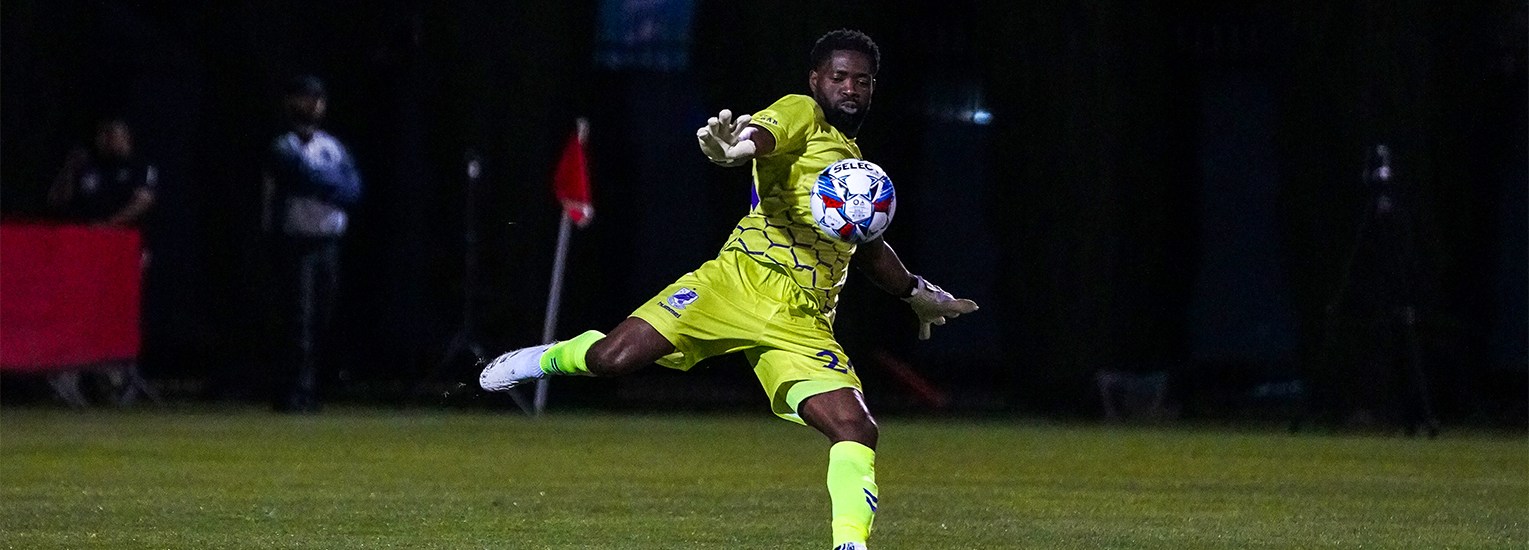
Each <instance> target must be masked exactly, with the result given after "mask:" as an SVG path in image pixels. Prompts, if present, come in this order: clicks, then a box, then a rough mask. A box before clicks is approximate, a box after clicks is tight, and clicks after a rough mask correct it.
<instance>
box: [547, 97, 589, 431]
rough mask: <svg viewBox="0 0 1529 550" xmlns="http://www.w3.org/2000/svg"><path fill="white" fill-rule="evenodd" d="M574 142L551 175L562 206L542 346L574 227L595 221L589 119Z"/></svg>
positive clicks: (552, 334)
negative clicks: (588, 152) (587, 148)
mask: <svg viewBox="0 0 1529 550" xmlns="http://www.w3.org/2000/svg"><path fill="white" fill-rule="evenodd" d="M573 138H574V139H572V140H570V141H569V143H568V145H567V147H565V148H564V149H563V158H562V159H561V160H560V161H558V166H557V172H556V173H555V174H553V178H552V186H553V194H555V195H557V199H558V202H559V203H561V204H562V206H563V216H562V219H561V220H560V221H559V222H558V227H557V252H556V253H555V255H554V256H553V258H552V283H551V284H550V285H549V286H548V289H547V314H546V316H544V317H543V318H542V343H544V344H550V343H552V342H553V340H555V339H556V338H557V315H558V311H559V309H560V308H561V305H562V301H563V274H564V272H565V271H566V269H567V267H568V242H569V241H570V240H571V239H572V238H573V226H574V224H578V226H579V227H584V226H585V225H588V224H589V222H590V220H591V219H592V218H593V217H594V207H593V205H592V204H591V202H590V197H589V169H588V166H587V165H586V163H585V160H584V146H585V144H586V143H588V141H589V119H586V118H583V117H580V118H579V119H578V120H577V121H576V124H575V131H574V136H573ZM547 386H548V382H547V379H546V378H543V379H541V380H537V381H536V395H535V397H534V398H533V400H532V407H531V410H532V414H534V415H536V416H541V414H542V412H544V411H546V410H547Z"/></svg>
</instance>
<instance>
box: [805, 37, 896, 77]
mask: <svg viewBox="0 0 1529 550" xmlns="http://www.w3.org/2000/svg"><path fill="white" fill-rule="evenodd" d="M835 50H850V51H855V52H860V53H863V54H865V55H866V56H867V57H870V58H871V74H876V72H877V71H879V70H881V49H880V48H877V47H876V42H875V41H874V40H871V37H869V36H866V35H865V33H863V32H860V31H855V30H850V29H839V30H836V31H830V32H829V33H828V34H825V35H823V36H822V37H821V38H818V41H817V43H816V44H813V45H812V68H813V69H816V68H818V67H822V66H823V62H825V61H828V58H830V57H833V54H834V51H835Z"/></svg>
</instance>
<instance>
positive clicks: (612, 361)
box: [478, 317, 674, 391]
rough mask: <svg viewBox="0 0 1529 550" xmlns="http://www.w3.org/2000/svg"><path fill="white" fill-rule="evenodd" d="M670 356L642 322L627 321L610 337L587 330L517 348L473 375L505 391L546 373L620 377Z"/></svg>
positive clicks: (671, 346) (667, 348)
mask: <svg viewBox="0 0 1529 550" xmlns="http://www.w3.org/2000/svg"><path fill="white" fill-rule="evenodd" d="M673 352H674V344H671V343H669V340H668V339H666V338H664V336H663V335H662V334H659V332H658V330H656V329H654V328H653V326H652V325H649V324H648V322H647V321H644V320H642V319H639V318H636V317H628V318H627V319H626V320H625V321H622V322H621V324H619V325H616V328H615V329H614V330H611V333H610V334H601V333H600V332H599V331H595V330H591V331H588V332H585V333H584V334H580V335H578V336H576V337H574V338H573V339H571V340H567V341H563V342H556V343H552V344H543V345H540V346H531V347H528V348H520V349H517V350H514V351H511V352H509V353H506V354H504V355H500V356H499V357H496V358H494V360H493V361H489V363H488V366H486V367H484V368H483V372H482V373H481V374H479V375H478V385H479V386H482V387H483V389H485V390H488V391H506V390H509V389H510V388H513V387H515V386H518V385H520V384H523V383H526V382H530V381H533V380H538V379H541V378H546V377H547V376H550V375H571V376H619V375H622V374H627V373H630V372H633V371H635V370H637V369H640V368H642V367H645V366H648V365H651V364H653V362H654V361H657V360H658V359H659V358H661V357H663V356H665V355H668V354H670V353H673Z"/></svg>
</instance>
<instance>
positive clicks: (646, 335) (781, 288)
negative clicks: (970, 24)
mask: <svg viewBox="0 0 1529 550" xmlns="http://www.w3.org/2000/svg"><path fill="white" fill-rule="evenodd" d="M880 61H881V54H880V51H879V50H878V49H877V47H876V44H875V42H872V41H871V39H870V37H868V36H866V35H865V34H862V33H860V32H857V31H851V30H838V31H833V32H830V33H828V34H826V35H824V36H823V37H822V38H820V39H818V41H817V43H816V44H815V45H814V46H813V48H812V67H811V70H810V71H809V72H808V80H807V84H808V87H809V88H810V90H811V92H812V95H811V96H806V95H795V94H793V95H787V96H785V97H782V98H781V99H780V100H778V101H776V102H775V103H774V104H772V105H770V106H769V107H767V108H765V109H764V110H761V111H759V112H757V113H755V114H753V115H752V116H750V115H744V116H740V117H738V118H737V119H736V120H735V119H733V117H732V113H730V112H729V111H726V110H724V111H722V112H720V113H719V114H718V116H716V117H715V118H711V119H710V120H708V121H707V123H706V126H705V127H703V128H700V129H698V130H697V131H696V137H697V139H698V140H699V142H700V147H701V151H702V152H703V153H705V154H706V156H707V158H708V159H710V160H711V161H712V162H714V163H716V164H718V165H722V166H741V165H743V164H746V163H748V162H749V161H753V164H754V191H755V195H756V197H757V198H756V199H755V201H754V205H753V208H752V209H750V210H749V213H748V214H747V215H746V216H744V217H743V219H742V220H740V221H739V222H738V226H737V228H735V229H734V230H733V232H732V235H730V236H729V237H728V238H727V242H726V244H724V245H723V247H722V251H721V253H720V254H718V256H717V258H716V259H714V260H711V261H709V262H706V263H705V264H702V265H701V267H700V268H698V269H696V270H695V271H693V272H690V273H687V274H685V275H684V276H682V277H680V278H679V280H678V281H675V283H674V284H672V285H670V286H669V287H668V288H665V289H664V290H663V291H662V292H660V293H658V295H657V296H655V297H654V298H653V299H652V300H649V301H648V302H647V303H645V304H643V305H642V306H640V307H638V308H637V310H636V311H634V312H633V313H632V315H631V316H630V317H628V318H627V319H626V320H624V321H622V322H621V323H620V324H618V325H617V326H616V328H615V329H613V330H611V332H610V334H601V333H600V332H598V331H593V330H592V331H588V332H585V333H583V334H580V335H578V336H576V337H574V338H573V339H571V340H567V341H563V342H557V343H553V344H547V345H542V346H533V347H529V348H522V349H518V350H515V351H511V352H509V353H506V354H504V355H501V356H499V357H497V358H495V359H494V360H493V361H491V362H489V364H488V366H487V367H485V368H484V369H483V372H482V374H481V375H480V376H479V384H480V385H481V386H482V387H483V389H485V390H488V391H505V390H508V389H510V388H512V387H514V386H516V385H518V384H521V383H524V382H527V381H531V380H536V379H540V378H542V377H545V376H550V375H575V376H578V375H582V376H617V375H622V374H627V373H630V372H633V371H635V370H637V369H640V368H642V367H644V366H647V365H649V364H652V363H655V362H656V363H658V364H659V365H662V366H665V367H669V368H674V369H679V370H688V369H690V368H691V367H692V366H694V365H695V364H696V363H697V362H699V361H701V360H702V359H705V358H707V357H713V356H717V355H722V354H725V353H732V352H743V353H744V356H745V357H746V358H747V359H748V362H749V364H750V365H752V366H753V367H754V373H755V374H756V375H758V377H759V381H760V383H761V384H762V385H763V386H764V390H765V393H766V394H767V395H768V397H769V399H770V406H771V408H772V409H773V411H774V412H775V414H777V415H779V416H780V417H782V418H785V419H786V420H790V421H793V422H797V423H804V424H806V425H808V426H811V427H813V428H816V429H817V430H818V431H820V432H822V433H823V434H824V435H826V436H828V440H829V442H830V443H831V447H829V450H828V494H829V498H830V499H831V501H832V504H833V506H832V508H833V517H832V522H831V525H832V528H833V543H834V546H835V547H836V549H837V550H863V549H864V548H865V547H866V546H865V544H866V537H867V536H868V535H869V533H870V530H871V521H872V519H873V518H874V516H875V513H876V507H877V505H878V502H877V498H878V497H877V488H876V481H875V461H876V438H877V427H876V421H875V420H873V419H872V418H871V413H870V411H869V410H868V409H867V408H866V405H865V400H864V398H863V396H862V395H861V390H860V379H859V378H858V377H857V376H856V374H855V369H854V367H853V366H851V364H850V361H849V358H848V356H846V355H845V353H844V349H843V348H842V347H840V346H839V343H838V342H837V341H835V339H834V332H833V319H834V308H835V306H836V304H837V301H838V295H839V290H840V289H841V288H842V287H843V285H844V281H845V278H846V276H847V273H848V267H849V265H850V263H851V262H850V259H851V256H853V257H854V264H855V265H856V266H858V267H859V269H860V270H861V271H862V272H864V273H865V274H866V275H867V276H869V278H870V279H871V281H872V282H874V283H875V284H876V285H877V286H878V287H880V288H881V289H882V290H884V291H886V292H888V293H891V294H893V295H896V296H898V297H901V298H902V299H903V300H904V301H906V302H907V303H908V304H909V305H910V306H912V308H913V312H914V313H915V314H916V315H917V316H918V319H919V321H920V323H921V327H920V334H919V337H920V338H921V339H927V338H928V337H929V326H930V325H931V324H934V325H942V324H944V323H945V320H946V319H947V318H951V317H956V316H958V315H961V314H963V313H971V312H972V311H975V310H976V309H977V304H975V303H973V302H972V301H971V300H963V299H956V298H955V297H953V296H951V295H950V294H949V293H947V292H945V291H944V290H941V289H940V287H938V286H935V285H933V284H930V283H929V282H927V281H925V280H924V279H923V278H922V277H918V276H916V275H913V274H912V273H909V272H908V270H907V268H905V267H903V263H902V261H901V260H900V259H898V256H897V253H896V252H893V251H892V247H891V246H888V245H887V243H886V242H885V241H883V240H881V239H877V240H874V241H871V242H869V243H866V244H864V245H861V246H859V247H858V250H857V247H856V246H855V245H853V244H849V243H845V242H841V241H837V240H832V239H829V238H828V237H826V236H825V235H824V234H823V233H822V232H820V230H819V229H818V227H817V225H816V224H815V223H814V221H813V219H812V213H811V209H810V206H809V199H808V196H809V194H810V193H811V190H812V189H813V187H814V185H815V183H816V181H817V178H818V174H819V172H821V171H822V170H823V169H824V168H826V167H828V166H829V165H830V164H833V163H834V162H836V161H839V160H843V159H847V158H861V155H860V147H859V146H858V145H856V144H855V135H856V133H857V132H858V131H859V129H860V124H861V122H862V121H863V120H864V119H865V115H866V110H867V109H868V108H869V107H870V105H871V94H872V92H873V91H874V90H875V84H876V79H875V77H876V71H877V68H878V66H879V64H880Z"/></svg>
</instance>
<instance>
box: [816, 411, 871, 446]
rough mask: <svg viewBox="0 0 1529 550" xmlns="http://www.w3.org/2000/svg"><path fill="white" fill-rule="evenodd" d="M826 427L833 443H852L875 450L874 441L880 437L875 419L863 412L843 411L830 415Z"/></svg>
mask: <svg viewBox="0 0 1529 550" xmlns="http://www.w3.org/2000/svg"><path fill="white" fill-rule="evenodd" d="M826 424H827V426H828V430H827V432H828V433H827V434H826V435H828V438H829V439H831V440H833V441H834V442H839V441H854V442H857V443H860V444H862V445H865V446H867V447H870V448H872V449H874V448H876V439H877V437H878V436H879V435H880V429H879V428H878V427H877V426H876V419H874V418H871V415H869V414H866V412H865V411H863V410H862V411H856V410H845V411H840V412H837V413H835V414H833V415H831V417H830V419H829V421H828V422H827V423H826Z"/></svg>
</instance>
